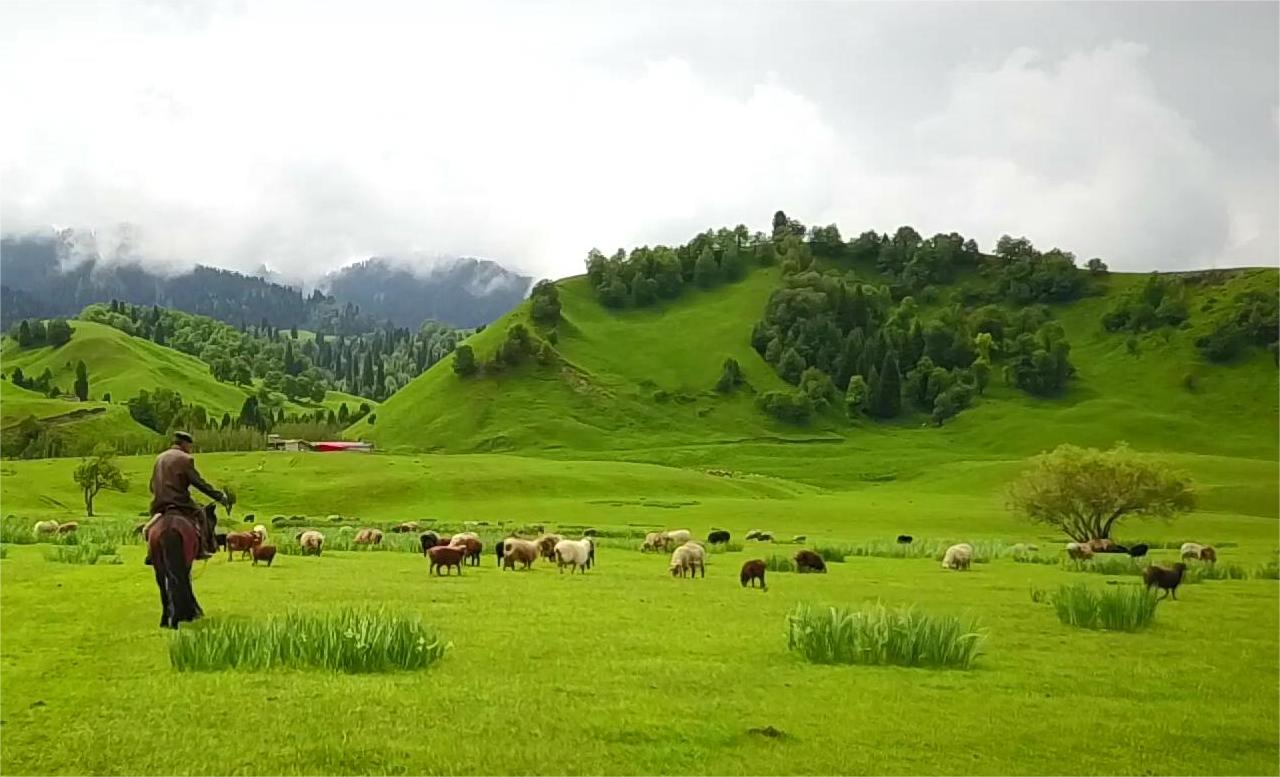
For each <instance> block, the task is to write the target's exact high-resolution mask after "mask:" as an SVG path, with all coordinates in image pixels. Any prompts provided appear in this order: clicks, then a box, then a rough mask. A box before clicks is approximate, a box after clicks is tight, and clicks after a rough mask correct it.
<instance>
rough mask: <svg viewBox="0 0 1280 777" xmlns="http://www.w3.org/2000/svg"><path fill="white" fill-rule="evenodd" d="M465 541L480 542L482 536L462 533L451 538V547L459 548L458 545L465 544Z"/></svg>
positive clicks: (473, 533)
mask: <svg viewBox="0 0 1280 777" xmlns="http://www.w3.org/2000/svg"><path fill="white" fill-rule="evenodd" d="M464 540H475V541H476V542H479V541H480V535H479V534H476V533H475V532H473V531H460V532H458V533H457V534H455V535H453V536H452V537H450V538H449V547H457V546H458V545H461V544H463V541H464Z"/></svg>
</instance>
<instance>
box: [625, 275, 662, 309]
mask: <svg viewBox="0 0 1280 777" xmlns="http://www.w3.org/2000/svg"><path fill="white" fill-rule="evenodd" d="M657 299H658V282H657V281H656V280H654V279H653V278H640V277H637V278H636V279H635V280H634V281H632V282H631V304H632V305H634V306H635V307H638V308H642V307H644V306H646V305H652V304H653V303H654V302H656V301H657Z"/></svg>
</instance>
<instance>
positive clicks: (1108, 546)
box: [1085, 537, 1115, 553]
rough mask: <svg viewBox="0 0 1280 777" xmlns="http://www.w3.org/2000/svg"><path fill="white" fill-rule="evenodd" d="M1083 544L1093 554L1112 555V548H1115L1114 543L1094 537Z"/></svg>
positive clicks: (1103, 538)
mask: <svg viewBox="0 0 1280 777" xmlns="http://www.w3.org/2000/svg"><path fill="white" fill-rule="evenodd" d="M1085 544H1086V545H1088V546H1089V550H1091V551H1093V552H1094V553H1113V552H1114V551H1113V550H1112V548H1113V547H1115V543H1114V542H1112V541H1111V540H1109V539H1107V538H1105V537H1094V538H1093V539H1091V540H1089V541H1088V542H1086V543H1085Z"/></svg>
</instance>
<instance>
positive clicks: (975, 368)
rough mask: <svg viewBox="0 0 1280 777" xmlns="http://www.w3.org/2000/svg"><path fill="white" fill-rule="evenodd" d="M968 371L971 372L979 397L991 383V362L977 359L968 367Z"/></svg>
mask: <svg viewBox="0 0 1280 777" xmlns="http://www.w3.org/2000/svg"><path fill="white" fill-rule="evenodd" d="M969 369H970V370H971V371H972V372H973V381H974V387H975V388H977V390H978V395H979V396H981V395H982V393H983V392H985V391H986V390H987V385H988V384H990V383H991V362H989V361H987V360H986V359H982V358H979V359H977V360H975V361H974V362H973V364H971V365H969Z"/></svg>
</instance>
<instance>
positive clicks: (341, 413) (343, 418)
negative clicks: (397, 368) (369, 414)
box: [338, 346, 475, 426]
mask: <svg viewBox="0 0 1280 777" xmlns="http://www.w3.org/2000/svg"><path fill="white" fill-rule="evenodd" d="M470 348H471V347H470V346H467V349H468V350H470ZM474 362H475V360H474V357H473V358H472V363H473V364H474ZM350 423H351V411H350V410H347V403H346V402H343V403H342V404H340V405H338V424H339V425H340V426H347V425H348V424H350Z"/></svg>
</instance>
